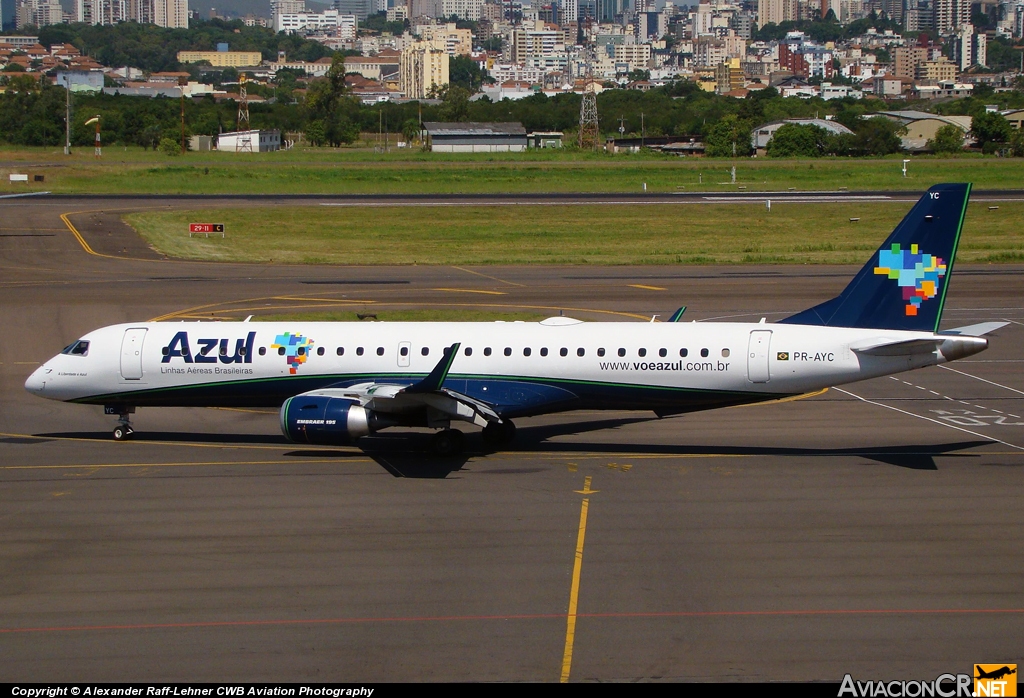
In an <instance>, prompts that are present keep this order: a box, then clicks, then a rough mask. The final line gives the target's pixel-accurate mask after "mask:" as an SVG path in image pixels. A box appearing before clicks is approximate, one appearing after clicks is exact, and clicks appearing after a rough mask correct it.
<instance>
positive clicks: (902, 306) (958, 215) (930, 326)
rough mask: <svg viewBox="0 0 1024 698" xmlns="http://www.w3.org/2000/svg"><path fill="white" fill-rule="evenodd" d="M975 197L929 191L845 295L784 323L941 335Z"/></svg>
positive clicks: (954, 189) (967, 190)
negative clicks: (966, 220)
mask: <svg viewBox="0 0 1024 698" xmlns="http://www.w3.org/2000/svg"><path fill="white" fill-rule="evenodd" d="M970 195H971V185H970V184H937V185H935V186H934V187H932V188H931V189H929V190H928V191H927V193H925V195H924V196H922V197H921V199H920V201H918V202H917V204H915V205H914V208H912V209H910V213H908V214H907V215H906V217H905V218H904V219H903V220H902V221H900V224H899V225H897V226H896V229H895V230H893V231H892V234H891V235H890V236H889V238H888V239H887V240H886V241H885V243H884V244H883V245H882V246H881V247H880V248H879V249H878V251H877V252H876V253H875V254H874V255H872V257H871V259H870V260H869V261H868V263H867V264H865V265H864V268H863V269H861V270H860V272H859V273H858V274H857V276H855V277H853V281H851V282H850V284H849V286H847V287H846V288H845V289H844V290H843V292H842V293H840V294H839V295H838V296H836V297H835V298H833V299H832V300H830V301H825V302H824V303H821V304H820V305H816V306H814V307H813V308H809V309H807V310H804V311H803V312H800V313H797V314H796V315H793V316H792V317H788V318H786V319H785V320H781V321H780V322H783V323H790V324H794V325H824V326H827V327H860V328H878V329H886V330H918V331H925V332H937V331H938V329H939V320H940V319H941V318H942V307H943V305H945V302H946V291H947V289H948V288H949V278H950V276H951V275H952V273H953V258H954V257H955V256H956V248H957V245H958V244H959V242H960V231H961V229H962V228H963V225H964V215H965V214H966V213H967V200H968V199H969V198H970Z"/></svg>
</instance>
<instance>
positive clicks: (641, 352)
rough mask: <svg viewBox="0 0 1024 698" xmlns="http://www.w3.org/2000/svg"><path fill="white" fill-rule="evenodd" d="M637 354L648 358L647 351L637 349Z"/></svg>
mask: <svg viewBox="0 0 1024 698" xmlns="http://www.w3.org/2000/svg"><path fill="white" fill-rule="evenodd" d="M636 354H637V356H647V350H646V349H637V350H636Z"/></svg>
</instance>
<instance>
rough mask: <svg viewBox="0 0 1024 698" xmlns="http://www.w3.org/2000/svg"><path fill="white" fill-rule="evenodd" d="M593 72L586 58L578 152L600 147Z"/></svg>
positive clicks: (588, 58)
mask: <svg viewBox="0 0 1024 698" xmlns="http://www.w3.org/2000/svg"><path fill="white" fill-rule="evenodd" d="M595 87H596V84H595V82H594V70H593V68H592V67H591V65H590V56H589V55H588V56H587V77H586V79H585V80H584V83H583V101H582V102H581V103H580V140H579V145H580V150H584V149H586V148H591V149H593V150H597V149H598V148H599V147H600V145H601V128H600V126H599V125H598V122H597V90H596V89H595Z"/></svg>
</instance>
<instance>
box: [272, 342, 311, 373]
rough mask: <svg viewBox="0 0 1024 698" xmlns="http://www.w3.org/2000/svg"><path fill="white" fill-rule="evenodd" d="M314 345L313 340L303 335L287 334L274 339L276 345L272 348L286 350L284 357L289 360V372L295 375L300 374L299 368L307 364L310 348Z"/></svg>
mask: <svg viewBox="0 0 1024 698" xmlns="http://www.w3.org/2000/svg"><path fill="white" fill-rule="evenodd" d="M313 344H314V342H313V340H311V339H307V338H306V337H303V336H302V335H301V334H292V333H291V332H285V333H284V334H279V335H277V336H276V337H274V343H273V344H271V345H270V348H271V349H277V350H278V351H280V350H281V349H282V348H283V349H284V356H285V358H286V359H287V360H288V372H289V373H291V374H292V375H295V374H296V373H298V372H299V366H301V365H302V364H304V363H306V357H308V356H309V348H310V347H311V346H313Z"/></svg>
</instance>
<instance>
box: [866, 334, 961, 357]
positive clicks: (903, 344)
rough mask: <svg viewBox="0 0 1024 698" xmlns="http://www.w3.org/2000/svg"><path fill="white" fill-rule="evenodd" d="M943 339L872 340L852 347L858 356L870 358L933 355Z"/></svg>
mask: <svg viewBox="0 0 1024 698" xmlns="http://www.w3.org/2000/svg"><path fill="white" fill-rule="evenodd" d="M943 341H945V340H943V339H942V338H941V337H936V338H934V339H901V340H887V339H871V340H868V341H866V342H860V343H858V344H854V345H852V346H851V347H850V349H851V350H853V351H855V352H857V353H858V354H868V355H869V356H910V355H911V354H931V353H932V352H933V351H935V348H936V347H938V346H939V345H940V344H942V343H943Z"/></svg>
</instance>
